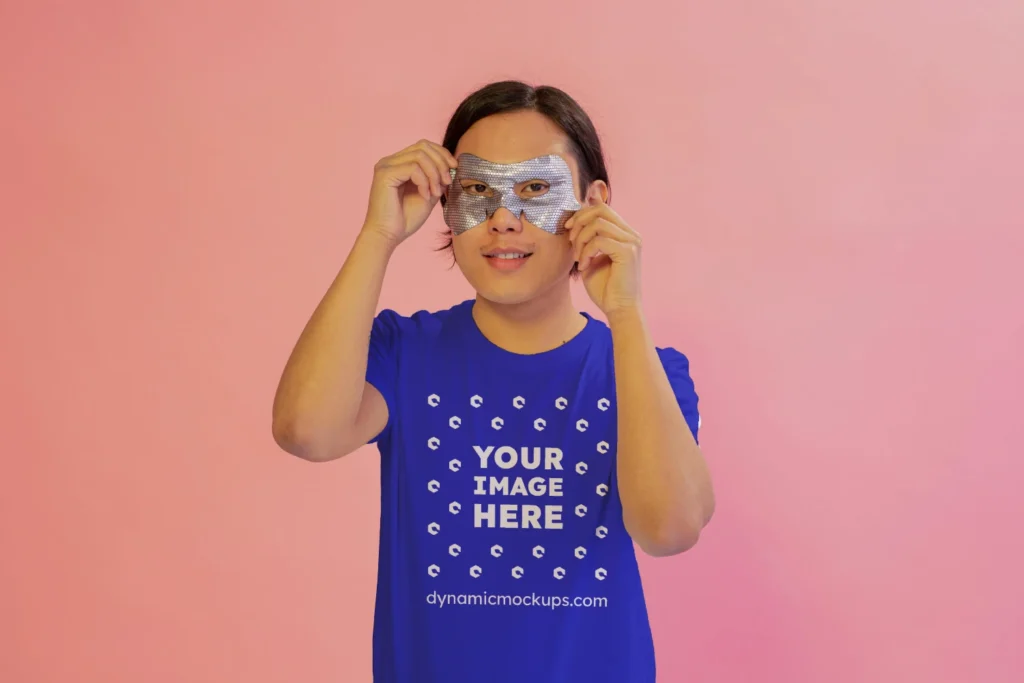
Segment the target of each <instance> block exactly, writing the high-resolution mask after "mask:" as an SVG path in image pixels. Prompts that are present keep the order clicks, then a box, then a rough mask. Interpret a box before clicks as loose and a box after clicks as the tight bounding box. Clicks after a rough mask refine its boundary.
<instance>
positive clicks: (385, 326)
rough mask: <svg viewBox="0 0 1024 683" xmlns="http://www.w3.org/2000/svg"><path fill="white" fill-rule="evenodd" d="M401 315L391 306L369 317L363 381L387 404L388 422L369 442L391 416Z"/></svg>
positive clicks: (383, 430) (396, 374)
mask: <svg viewBox="0 0 1024 683" xmlns="http://www.w3.org/2000/svg"><path fill="white" fill-rule="evenodd" d="M400 336H401V317H400V316H399V315H398V314H397V313H395V312H394V311H392V310H387V309H385V310H383V311H381V312H380V313H378V314H377V317H376V318H374V319H373V326H372V327H371V328H370V351H369V355H368V357H367V360H366V381H367V383H369V384H372V385H373V387H374V388H375V389H376V390H377V391H379V392H380V394H381V396H383V397H384V402H385V403H386V404H387V406H388V422H387V424H386V425H385V426H384V429H382V430H381V433H380V434H377V435H376V436H374V437H373V438H372V439H370V441H369V443H376V442H377V441H379V440H380V438H381V437H382V436H384V434H385V433H386V432H387V431H388V429H389V428H390V427H391V424H392V422H394V416H395V410H396V406H395V397H396V393H397V392H396V386H397V382H398V345H399V338H400Z"/></svg>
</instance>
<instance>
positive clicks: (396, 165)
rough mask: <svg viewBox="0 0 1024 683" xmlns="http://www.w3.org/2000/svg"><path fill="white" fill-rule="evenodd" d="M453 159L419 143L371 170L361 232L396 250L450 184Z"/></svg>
mask: <svg viewBox="0 0 1024 683" xmlns="http://www.w3.org/2000/svg"><path fill="white" fill-rule="evenodd" d="M457 165H458V162H456V160H455V157H454V156H452V155H451V153H450V152H449V151H448V150H447V149H445V148H444V147H442V146H441V145H438V144H435V143H433V142H430V141H428V140H421V141H419V142H417V143H416V144H415V145H412V146H410V147H406V148H405V149H403V150H402V151H400V152H398V153H397V154H392V155H391V156H387V157H384V158H383V159H381V160H380V161H378V162H377V164H376V165H375V166H374V172H373V185H372V186H371V188H370V202H369V207H368V209H367V212H366V221H365V222H364V224H363V231H364V232H367V231H369V232H375V233H378V234H380V235H382V236H384V237H385V238H386V239H387V240H388V242H390V243H391V244H392V245H394V246H397V245H399V244H400V243H402V242H403V241H405V239H406V238H407V237H409V236H410V235H412V234H413V233H414V232H416V231H417V230H419V229H420V227H422V225H423V224H424V223H425V222H426V220H427V217H429V216H430V212H431V211H433V210H434V207H435V206H437V202H438V201H440V199H441V195H443V194H444V193H445V190H446V189H447V188H448V185H450V184H451V173H450V169H453V168H455V167H456V166H457Z"/></svg>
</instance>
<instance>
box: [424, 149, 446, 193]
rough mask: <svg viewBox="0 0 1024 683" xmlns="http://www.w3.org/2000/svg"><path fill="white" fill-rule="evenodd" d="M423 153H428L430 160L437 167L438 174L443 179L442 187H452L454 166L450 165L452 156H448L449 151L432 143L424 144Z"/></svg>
mask: <svg viewBox="0 0 1024 683" xmlns="http://www.w3.org/2000/svg"><path fill="white" fill-rule="evenodd" d="M422 149H423V151H424V152H425V153H426V155H427V156H428V157H430V160H431V161H433V162H434V166H436V167H437V173H438V175H439V176H440V178H441V184H442V185H451V183H452V174H451V169H452V166H451V164H450V163H449V159H450V157H451V154H448V150H446V149H445V148H444V147H441V146H439V145H434V144H433V143H430V142H424V143H423V147H422Z"/></svg>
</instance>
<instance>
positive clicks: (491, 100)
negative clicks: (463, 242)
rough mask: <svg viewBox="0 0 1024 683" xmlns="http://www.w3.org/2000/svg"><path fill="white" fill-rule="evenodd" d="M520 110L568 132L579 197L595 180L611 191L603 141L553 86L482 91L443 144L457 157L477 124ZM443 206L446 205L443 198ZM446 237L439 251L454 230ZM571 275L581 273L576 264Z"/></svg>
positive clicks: (508, 85) (513, 84) (499, 86)
mask: <svg viewBox="0 0 1024 683" xmlns="http://www.w3.org/2000/svg"><path fill="white" fill-rule="evenodd" d="M517 111H535V112H538V113H540V114H543V115H544V116H546V117H548V118H549V119H551V121H553V122H554V123H555V124H556V125H557V126H558V127H559V128H561V129H562V130H563V131H564V132H565V135H566V137H568V138H569V151H570V152H571V153H572V155H573V157H574V158H575V159H576V164H577V166H578V167H579V184H580V196H584V195H585V194H586V192H587V188H589V187H590V184H591V183H593V182H594V181H595V180H603V181H604V182H605V184H607V185H608V188H609V192H610V191H611V183H610V182H609V180H608V170H607V168H605V163H604V153H603V152H602V150H601V140H600V138H599V137H598V135H597V130H596V129H595V128H594V124H593V122H592V121H591V120H590V117H589V116H587V113H586V112H585V111H583V108H582V107H581V106H580V105H579V104H578V103H577V102H576V100H574V99H573V98H572V97H570V96H569V95H568V94H566V93H565V92H564V91H562V90H559V89H558V88H555V87H553V86H550V85H543V86H540V87H536V88H534V87H533V86H530V85H527V84H526V83H522V82H520V81H500V82H497V83H491V84H489V85H486V86H484V87H482V88H480V89H479V90H477V91H476V92H474V93H472V94H471V95H469V96H468V97H467V98H466V99H464V100H463V101H462V104H460V105H459V107H458V109H456V110H455V113H454V114H452V118H451V120H450V121H449V122H448V129H447V130H446V131H445V133H444V141H443V142H442V143H441V144H442V146H443V147H444V148H445V149H447V150H448V151H449V152H451V153H452V154H455V148H456V147H457V146H458V144H459V140H461V139H462V136H463V135H465V134H466V131H467V130H469V129H470V127H472V125H473V124H474V123H476V122H477V121H479V120H480V119H484V118H487V117H488V116H493V115H495V114H509V113H513V112H517ZM609 199H610V197H609ZM441 203H442V206H443V205H444V198H443V197H442V198H441ZM443 234H444V237H445V243H444V244H443V245H441V247H440V248H439V249H438V251H447V250H450V249H451V248H452V232H451V230H447V231H445V232H444V233H443ZM571 274H572V275H574V276H575V275H578V274H579V270H578V269H577V268H576V265H575V264H574V265H573V267H572V272H571Z"/></svg>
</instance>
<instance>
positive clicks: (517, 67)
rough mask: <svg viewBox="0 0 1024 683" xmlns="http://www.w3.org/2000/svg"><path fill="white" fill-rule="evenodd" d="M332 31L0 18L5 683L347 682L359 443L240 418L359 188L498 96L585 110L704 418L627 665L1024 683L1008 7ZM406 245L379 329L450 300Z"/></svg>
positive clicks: (547, 6)
mask: <svg viewBox="0 0 1024 683" xmlns="http://www.w3.org/2000/svg"><path fill="white" fill-rule="evenodd" d="M363 5H364V6H362V7H360V8H356V9H353V8H351V7H347V6H346V3H345V2H343V1H338V0H335V1H334V2H325V1H319V2H303V3H292V2H285V1H284V0H276V1H268V2H261V3H246V2H238V1H234V2H216V3H209V2H199V1H198V0H190V1H189V2H187V3H185V4H179V5H178V6H177V7H176V8H174V9H172V8H171V7H172V6H171V4H170V3H150V4H149V5H143V3H137V2H127V1H126V0H125V1H122V2H92V3H56V2H22V3H15V2H13V1H11V2H4V3H2V5H0V92H2V93H3V94H2V97H3V108H2V111H0V122H2V126H0V130H2V136H3V138H2V149H0V152H2V154H0V163H2V177H0V180H2V183H0V195H2V202H0V212H2V213H0V216H2V238H3V239H2V251H0V272H2V278H3V285H2V288H0V297H2V299H0V304H2V321H3V323H2V324H3V334H2V338H0V351H2V354H3V359H4V361H5V363H4V364H5V366H6V367H5V370H4V371H3V373H2V374H3V379H2V380H0V382H2V389H0V392H2V393H0V402H2V403H0V409H2V410H0V421H2V424H0V426H2V428H3V435H4V436H3V439H2V441H0V452H2V453H3V458H4V467H3V475H2V480H0V481H2V487H0V585H2V587H3V588H2V593H0V596H2V601H0V614H2V616H0V681H4V683H8V682H10V683H42V682H44V681H45V682H47V683H49V682H53V683H57V682H59V683H71V682H74V683H93V682H97V683H99V682H103V683H122V682H123V683H128V682H132V683H137V682H141V681H145V682H146V683H172V682H173V683H182V682H187V683H193V682H206V681H210V682H224V681H247V682H248V683H270V682H278V681H280V682H289V683H290V682H293V681H303V682H305V683H316V682H321V681H322V682H324V683H327V682H329V681H344V682H353V683H358V682H362V681H369V680H370V626H371V617H372V613H371V610H372V604H373V585H374V577H375V571H376V567H375V560H376V555H375V552H376V533H377V523H376V516H377V514H378V510H379V507H378V506H379V503H378V493H377V478H376V468H377V455H376V451H375V450H372V449H364V450H363V451H362V452H360V453H358V454H356V455H353V456H352V457H349V458H346V459H345V460H343V461H340V462H337V463H333V464H328V465H311V464H308V463H305V462H302V461H300V460H297V459H295V458H292V457H290V456H287V455H285V454H283V453H282V452H280V451H278V450H277V449H276V447H275V446H274V443H273V441H272V439H271V436H270V406H271V400H272V396H273V392H274V387H275V384H276V381H277V379H278V376H279V373H280V371H281V368H282V364H283V363H284V360H285V358H286V355H287V353H288V352H289V350H290V348H291V345H292V343H293V342H294V340H295V337H296V335H297V334H298V332H299V330H300V328H301V326H302V325H303V323H304V322H305V320H306V318H307V316H308V315H309V313H310V312H311V310H312V308H313V306H314V305H315V304H316V302H317V300H318V298H319V296H320V295H321V294H322V292H323V291H324V289H325V288H326V286H327V285H328V283H329V282H330V280H331V278H332V277H333V275H334V273H335V271H336V269H337V268H338V267H339V266H340V264H341V261H342V258H343V257H344V255H345V253H346V251H347V249H348V247H349V245H350V243H351V241H352V238H353V236H354V234H355V232H356V230H357V228H358V227H359V223H360V220H361V218H362V215H363V212H364V210H365V201H366V200H365V197H366V191H367V189H368V186H369V180H370V172H371V166H372V164H373V163H374V161H375V160H376V159H377V158H378V157H380V156H382V155H385V154H387V153H390V152H392V151H394V150H396V149H398V148H400V147H404V146H405V145H407V144H410V143H411V142H413V141H415V140H416V139H418V138H420V137H431V138H434V139H439V138H440V137H441V133H442V132H443V127H444V124H445V122H446V120H447V116H448V115H449V114H450V113H451V110H452V108H453V107H454V106H455V105H456V103H457V102H458V100H459V99H460V98H461V97H462V96H463V95H465V94H466V93H467V92H468V91H469V90H471V89H472V88H474V87H475V86H477V85H480V84H482V83H483V82H485V81H488V80H492V79H496V78H503V77H518V78H525V79H527V80H531V81H534V82H550V83H554V84H557V85H560V86H563V87H565V88H567V89H568V90H569V91H570V92H572V93H573V94H574V95H575V96H577V97H578V99H580V100H581V101H582V103H583V104H584V105H585V106H586V107H587V108H588V109H589V110H590V111H591V113H592V114H593V116H594V118H595V119H596V122H597V124H598V126H599V128H600V129H601V131H602V133H603V136H604V139H605V141H606V144H607V150H608V155H609V163H610V168H611V173H612V181H613V188H614V204H615V206H616V208H617V209H618V210H619V211H620V213H622V214H623V215H624V216H625V217H626V218H627V219H628V220H629V221H630V222H631V223H632V224H634V225H635V226H636V227H637V228H638V229H639V230H641V231H642V232H643V233H644V235H645V237H646V243H647V245H648V250H647V254H646V258H645V264H644V266H645V287H646V299H647V308H648V312H649V315H650V318H651V324H652V326H653V328H654V331H655V332H656V334H657V337H658V340H659V342H660V343H662V344H671V345H675V346H677V347H679V348H680V349H682V350H683V351H684V352H686V353H687V354H688V355H690V357H691V359H692V363H693V372H694V376H695V378H696V381H697V385H698V389H699V391H700V394H701V396H702V399H703V414H704V430H703V444H704V448H705V450H706V453H707V456H708V458H709V459H710V461H711V462H712V465H713V468H714V474H715V477H716V483H717V489H718V495H719V501H720V502H719V511H718V514H717V517H716V518H715V520H714V522H713V523H712V526H711V527H710V528H709V529H708V530H707V532H706V534H705V536H704V538H703V539H702V541H701V543H700V544H699V546H698V547H697V548H696V549H695V550H694V551H692V552H690V553H687V554H685V555H683V556H681V557H677V558H672V559H667V560H650V559H646V558H645V559H643V560H642V569H643V574H644V579H645V582H646V585H647V587H648V590H649V596H650V605H651V613H652V619H653V626H654V630H655V637H656V641H657V646H658V651H659V658H660V672H661V676H660V680H661V681H666V682H668V683H675V682H680V683H683V682H686V681H701V682H719V681H720V682H729V683H733V682H735V683H747V682H750V681H770V682H780V683H803V682H807V683H826V682H827V683H852V682H870V683H896V682H901V683H902V682H906V681H914V682H917V681H928V682H929V683H961V682H975V681H977V682H984V683H1011V682H1019V681H1021V680H1024V655H1022V653H1021V638H1022V635H1021V633H1022V628H1024V623H1022V611H1024V591H1022V588H1021V580H1020V577H1021V576H1022V575H1024V562H1022V547H1021V546H1022V543H1021V538H1022V536H1024V524H1022V512H1024V510H1022V504H1021V498H1020V493H1019V488H1020V485H1021V480H1022V477H1024V464H1022V461H1021V455H1022V451H1024V449H1022V446H1021V444H1022V441H1024V427H1022V419H1021V409H1022V404H1024V402H1022V399H1021V387H1022V386H1024V362H1022V360H1021V352H1022V349H1024V301H1022V299H1024V294H1022V293H1024V275H1022V270H1024V268H1022V257H1024V209H1022V206H1024V199H1022V198H1021V196H1020V194H1019V193H1020V192H1021V189H1022V187H1024V173H1022V158H1024V132H1022V131H1024V126H1022V120H1024V47H1022V45H1024V40H1022V38H1021V36H1024V5H1022V4H1021V3H1020V2H1019V0H1003V1H1001V2H1000V1H996V0H986V1H984V2H977V1H974V2H966V0H965V1H961V2H953V1H952V0H947V1H946V2H924V1H923V0H917V1H915V0H888V1H885V2H883V1H881V0H871V1H868V2H845V3H841V2H829V1H827V0H788V1H785V2H774V3H760V4H758V3H741V2H736V1H735V0H732V1H727V2H716V3H710V2H694V1H692V0H687V1H685V2H682V3H668V2H665V3H637V2H629V3H614V4H612V3H607V4H603V5H602V4H594V3H585V2H564V3H553V4H552V3H541V4H537V3H520V4H517V3H501V4H490V5H488V4H480V3H467V4H459V3H439V4H429V3H411V2H390V3H380V4H378V5H376V7H374V8H373V9H371V8H370V5H371V3H363ZM441 227H442V226H441V223H440V220H439V218H438V217H437V216H435V217H433V218H432V219H431V222H430V223H429V224H428V226H427V227H426V228H425V229H424V230H423V231H422V232H421V233H420V234H419V235H417V236H416V237H415V238H414V239H413V240H412V241H411V242H410V243H409V244H407V245H406V246H404V247H403V248H402V249H401V251H400V252H399V254H398V255H397V256H396V258H395V262H394V264H393V266H392V267H391V270H390V275H389V277H388V280H387V283H386V286H385V291H384V295H383V304H384V305H387V306H390V307H395V308H398V309H399V310H402V311H405V312H411V311H413V310H416V309H418V308H423V307H426V308H437V307H442V306H447V305H448V304H450V303H452V302H453V301H455V300H458V299H461V298H463V297H468V296H469V295H470V292H469V290H468V289H467V286H466V284H465V283H464V282H463V281H462V279H461V276H460V275H459V273H458V271H457V270H453V271H449V270H447V261H446V260H445V257H444V256H443V255H439V254H435V253H433V252H432V251H431V248H432V247H433V246H435V245H436V244H437V232H438V231H439V230H440V229H441ZM577 294H578V295H579V297H578V300H579V301H580V304H581V305H582V306H586V307H587V309H588V310H593V309H592V307H590V306H589V305H588V303H589V302H587V301H586V295H585V294H584V293H583V292H582V290H581V291H579V292H577ZM480 680H481V681H486V680H487V679H486V672H482V673H481V679H480Z"/></svg>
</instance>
